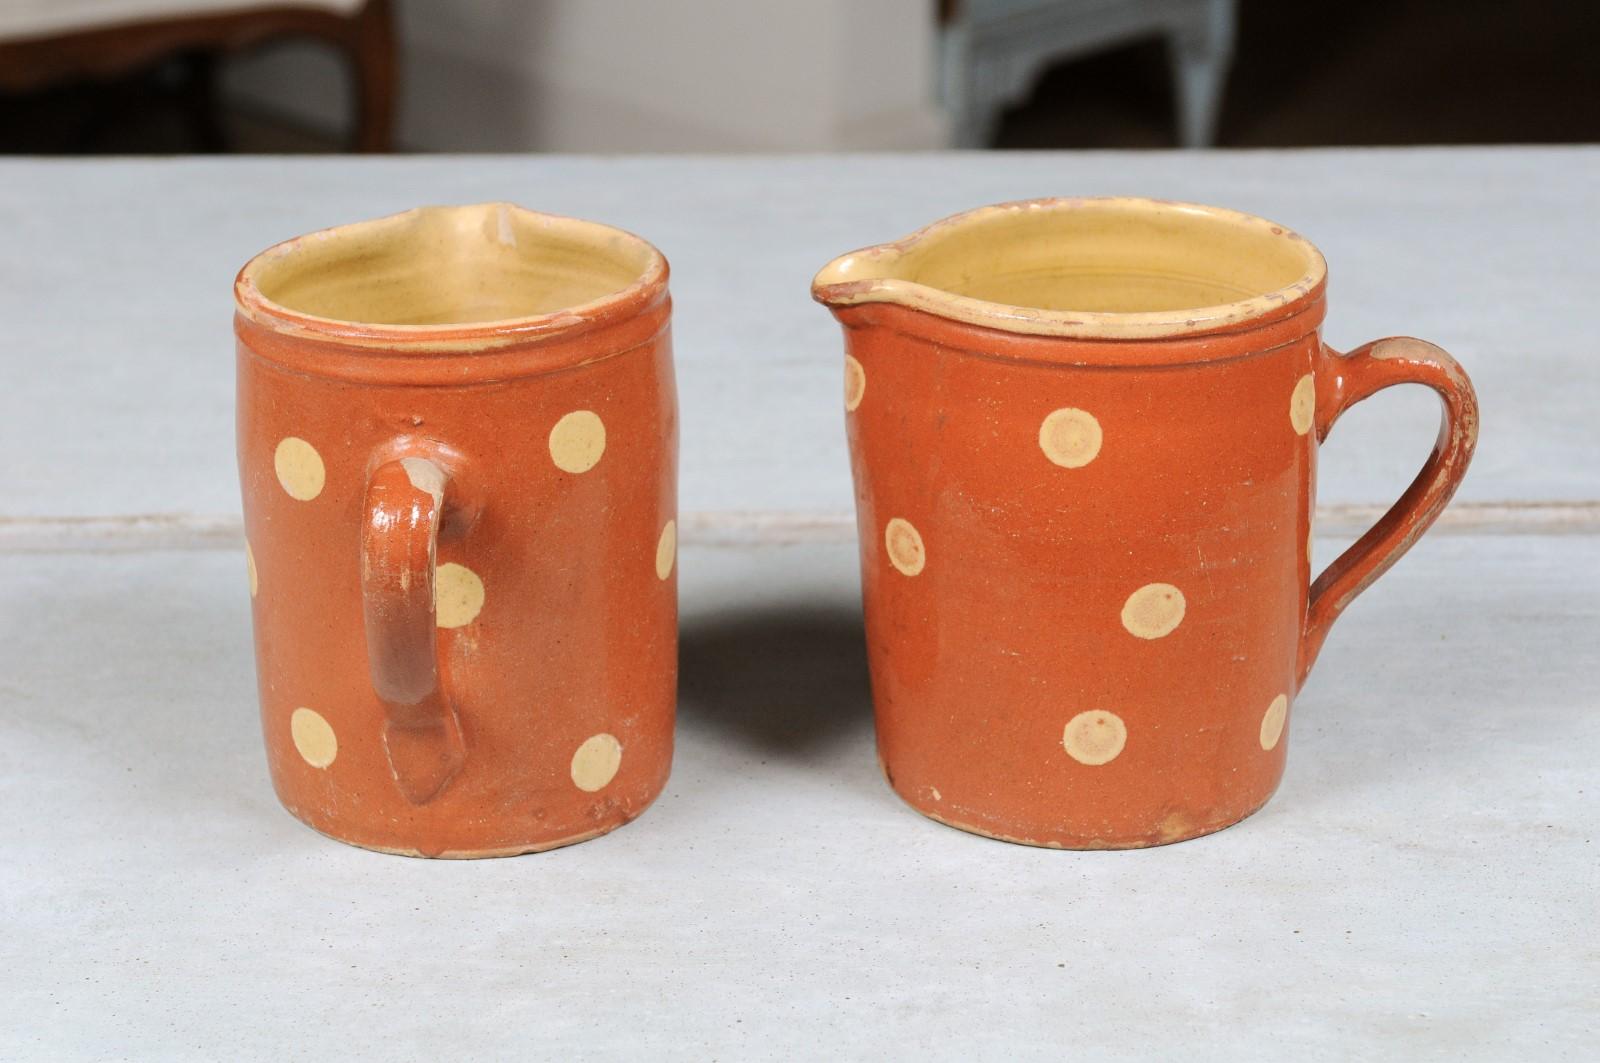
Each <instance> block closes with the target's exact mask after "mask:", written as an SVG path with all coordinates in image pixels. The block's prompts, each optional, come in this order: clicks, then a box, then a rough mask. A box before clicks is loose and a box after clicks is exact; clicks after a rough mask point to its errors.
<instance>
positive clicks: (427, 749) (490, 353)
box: [234, 204, 677, 857]
mask: <svg viewBox="0 0 1600 1063" xmlns="http://www.w3.org/2000/svg"><path fill="white" fill-rule="evenodd" d="M234 296H235V299H236V302H237V308H238V311H237V314H236V315H235V318H234V329H235V332H236V334H237V336H238V384H239V394H238V404H239V405H238V433H239V476H240V480H241V482H242V485H243V493H244V519H245V535H246V540H247V541H246V545H245V550H246V560H247V562H248V567H249V578H250V596H251V598H252V600H253V607H254V616H255V637H256V661H257V673H258V677H259V681H260V691H261V717H262V725H263V728H264V730H265V732H266V741H267V760H268V764H269V766H270V768H271V771H272V780H273V784H274V786H275V787H276V788H277V791H278V796H279V797H280V798H281V799H282V801H283V803H284V805H285V806H286V807H287V808H288V809H289V811H290V812H292V813H294V814H295V815H296V816H298V817H299V818H300V819H302V820H304V821H305V822H306V823H308V824H310V825H311V826H312V827H315V828H316V829H317V830H319V831H322V832H323V833H324V834H328V835H331V836H333V837H335V838H339V839H341V840H343V841H347V842H351V843H353V844H356V845H361V846H365V847H367V848H369V849H380V850H383V851H385V852H395V853H406V854H410V855H416V856H450V857H471V856H499V855H509V854H513V853H521V852H530V851H534V850H539V849H549V848H553V847H555V846H558V845H566V844H569V843H572V842H578V841H583V840H584V839H586V838H592V837H594V836H595V835H598V834H604V833H605V832H606V831H609V830H611V829H613V828H615V827H618V826H620V825H622V824H624V823H626V822H628V821H629V820H631V819H633V818H634V817H635V816H637V815H638V814H639V813H640V812H642V811H643V810H644V808H645V806H647V805H648V804H649V803H650V802H651V801H652V800H653V799H654V798H655V797H656V795H657V794H658V793H660V792H661V788H662V786H663V785H664V784H665V783H666V779H667V771H668V768H669V766H670V763H671V759H672V725H673V712H674V703H675V698H676V687H677V581H676V573H675V571H674V568H675V564H674V562H675V559H676V549H677V525H676V523H675V520H674V514H675V504H676V492H677V473H676V462H677V414H676V398H675V392H674V388H673V376H672V352H671V343H670V340H669V338H668V315H669V311H670V300H669V299H668V296H667V264H666V261H665V260H664V259H663V258H662V257H661V254H660V253H659V252H657V251H656V250H655V248H653V247H651V246H650V245H649V244H647V243H645V242H644V241H643V240H640V239H639V238H637V237H635V236H631V235H629V234H628V233H625V232H622V231H620V230H617V229H613V228H610V227H608V226H604V225H597V224H594V223H591V222H583V221H575V220H572V219H569V218H558V217H553V216H550V215H545V214H536V213H533V212H531V211H526V210H522V209H520V208H517V207H513V206H510V205H507V204H488V205H484V206H474V207H427V208H423V209H421V210H414V211H410V212H408V213H405V214H398V215H395V216H393V217H389V218H383V219H380V220H378V221H370V222H364V223H361V224H357V225H349V226H344V227H342V228H337V229H330V230H327V231H325V232H319V233H313V234H311V235H310V236H303V237H300V238H299V239H296V240H290V241H288V242H287V243H284V244H280V245H278V246H277V247H274V248H272V249H270V250H268V251H265V252H263V253H262V254H260V255H258V256H257V257H256V258H254V259H252V260H251V261H250V263H249V264H248V265H246V266H245V267H244V269H243V270H242V271H241V272H240V273H239V277H238V280H237V281H236V282H235V285H234Z"/></svg>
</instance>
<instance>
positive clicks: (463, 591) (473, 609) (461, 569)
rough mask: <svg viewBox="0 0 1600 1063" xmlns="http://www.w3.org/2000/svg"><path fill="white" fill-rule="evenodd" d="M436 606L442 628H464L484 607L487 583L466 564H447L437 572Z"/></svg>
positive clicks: (434, 597) (449, 562)
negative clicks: (484, 590) (484, 592)
mask: <svg viewBox="0 0 1600 1063" xmlns="http://www.w3.org/2000/svg"><path fill="white" fill-rule="evenodd" d="M433 603H434V604H433V608H434V615H435V617H436V623H438V625H439V626H440V627H464V626H465V625H467V624H470V623H472V622H473V621H474V620H476V619H477V617H478V611H479V610H480V609H482V608H483V580H481V579H479V578H478V574H477V573H476V572H474V571H472V569H470V568H468V567H467V566H466V565H458V564H456V563H455V562H454V561H447V562H445V563H444V564H442V565H440V566H439V567H438V568H436V569H434V570H433Z"/></svg>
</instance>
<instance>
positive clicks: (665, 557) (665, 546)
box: [656, 520, 678, 579]
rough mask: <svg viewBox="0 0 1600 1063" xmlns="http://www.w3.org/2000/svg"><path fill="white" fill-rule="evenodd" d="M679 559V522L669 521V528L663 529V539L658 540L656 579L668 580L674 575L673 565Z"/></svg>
mask: <svg viewBox="0 0 1600 1063" xmlns="http://www.w3.org/2000/svg"><path fill="white" fill-rule="evenodd" d="M677 557H678V522H677V521H675V520H669V521H667V526H666V527H665V528H662V529H661V538H659V539H657V540H656V578H657V579H666V578H667V577H668V576H670V575H672V563H673V561H675V560H676V559H677Z"/></svg>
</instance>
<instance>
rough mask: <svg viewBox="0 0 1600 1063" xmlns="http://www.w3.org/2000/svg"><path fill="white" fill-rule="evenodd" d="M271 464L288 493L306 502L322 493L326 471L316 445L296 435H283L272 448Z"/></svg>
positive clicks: (291, 496) (279, 481)
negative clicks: (274, 448) (275, 447)
mask: <svg viewBox="0 0 1600 1063" xmlns="http://www.w3.org/2000/svg"><path fill="white" fill-rule="evenodd" d="M272 468H273V471H274V472H276V473H277V474H278V483H280V484H282V485H283V489H284V490H285V491H287V492H288V493H289V497H290V498H293V499H297V500H299V501H301V502H309V501H311V500H312V499H313V498H316V497H317V496H318V495H320V494H322V485H323V483H324V482H326V480H327V477H328V473H327V470H326V469H325V468H324V467H323V465H322V455H321V454H318V453H317V448H316V447H314V446H312V445H311V444H310V443H307V442H306V441H305V440H303V439H301V438H300V437H299V436H285V437H284V438H283V439H281V440H279V441H278V448H277V449H276V450H274V451H273V452H272Z"/></svg>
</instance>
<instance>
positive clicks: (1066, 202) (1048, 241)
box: [812, 198, 1325, 338]
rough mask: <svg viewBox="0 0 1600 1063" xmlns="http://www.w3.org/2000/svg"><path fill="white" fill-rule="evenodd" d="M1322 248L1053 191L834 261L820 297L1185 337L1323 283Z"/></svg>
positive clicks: (1280, 232)
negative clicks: (1048, 195) (1053, 194)
mask: <svg viewBox="0 0 1600 1063" xmlns="http://www.w3.org/2000/svg"><path fill="white" fill-rule="evenodd" d="M1324 273H1325V266H1324V264H1323V260H1322V255H1321V254H1320V253H1319V252H1318V251H1317V249H1316V248H1315V247H1313V246H1312V245H1311V244H1310V243H1308V242H1307V241H1306V240H1304V239H1302V238H1301V237H1300V236H1298V235H1297V234H1295V233H1293V232H1290V231H1289V230H1287V229H1285V228H1283V227H1282V226H1280V225H1275V224H1273V223H1272V222H1269V221H1266V220H1265V219H1262V218H1256V217H1253V216H1251V215H1248V214H1240V213H1237V212H1235V211H1230V210H1223V209H1220V208H1216V207H1202V206H1197V205H1194V204H1188V203H1170V202H1165V201H1161V200H1149V199H1132V198H1118V199H1047V200H1031V201H1027V202H1021V203H1005V204H1000V205H998V206H993V207H983V208H980V209H978V210H974V211H970V212H968V213H966V214H958V215H956V216H955V217H952V218H947V219H945V220H944V221H941V222H936V223H935V224H933V225H930V226H929V227H928V228H926V229H923V230H922V231H920V232H918V233H916V234H914V235H912V236H910V237H907V238H906V239H904V240H901V241H899V242H897V243H892V244H884V245H881V246H878V247H871V248H866V249H864V250H861V251H855V252H852V253H851V254H848V255H845V256H843V257H842V258H838V259H835V260H834V261H833V262H831V263H829V264H828V265H827V266H826V267H824V268H823V270H822V271H821V272H820V273H818V274H817V277H816V279H815V280H814V281H813V283H812V291H813V294H814V295H815V296H816V297H817V299H819V300H820V301H822V302H824V303H827V304H829V305H830V306H849V305H853V304H857V303H867V302H889V303H898V304H901V305H905V306H910V307H915V308H917V309H921V310H926V311H928V312H930V313H934V314H938V315H940V316H943V317H948V318H953V319H955V320H959V321H966V322H969V323H972V324H977V325H987V326H989V327H993V328H1000V329H1005V330H1008V331H1013V332H1026V333H1033V334H1042V335H1061V336H1078V337H1116V338H1142V337H1159V336H1178V335H1183V334H1185V333H1189V332H1199V331H1205V330H1208V329H1214V328H1216V327H1218V326H1220V325H1226V324H1230V323H1233V322H1239V321H1247V320H1250V319H1251V318H1254V317H1258V316H1260V315H1261V314H1263V313H1265V312H1267V311H1268V310H1271V309H1273V308H1275V307H1279V306H1282V305H1284V304H1285V303H1287V302H1290V301H1292V300H1294V299H1297V298H1299V297H1300V296H1303V295H1306V294H1307V293H1309V292H1310V291H1312V289H1314V288H1315V287H1316V286H1317V285H1318V284H1319V283H1321V281H1322V279H1323V276H1324Z"/></svg>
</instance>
